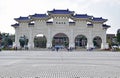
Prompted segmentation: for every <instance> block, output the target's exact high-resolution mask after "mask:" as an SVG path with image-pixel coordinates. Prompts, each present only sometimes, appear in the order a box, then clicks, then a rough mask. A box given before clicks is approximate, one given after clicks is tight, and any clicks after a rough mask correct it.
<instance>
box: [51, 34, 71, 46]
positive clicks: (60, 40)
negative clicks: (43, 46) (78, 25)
mask: <svg viewBox="0 0 120 78" xmlns="http://www.w3.org/2000/svg"><path fill="white" fill-rule="evenodd" d="M52 46H53V47H54V46H59V47H68V46H69V38H68V36H67V35H66V34H64V33H58V34H56V35H55V36H54V37H53V40H52Z"/></svg>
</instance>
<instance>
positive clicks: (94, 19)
mask: <svg viewBox="0 0 120 78" xmlns="http://www.w3.org/2000/svg"><path fill="white" fill-rule="evenodd" d="M92 20H93V21H104V22H105V21H107V19H103V18H102V17H100V18H95V17H93V19H92Z"/></svg>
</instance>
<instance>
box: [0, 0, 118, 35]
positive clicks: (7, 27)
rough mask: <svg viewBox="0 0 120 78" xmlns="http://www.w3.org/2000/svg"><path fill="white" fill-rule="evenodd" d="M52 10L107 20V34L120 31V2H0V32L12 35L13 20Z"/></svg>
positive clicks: (41, 0) (51, 0) (35, 0)
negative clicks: (66, 10)
mask: <svg viewBox="0 0 120 78" xmlns="http://www.w3.org/2000/svg"><path fill="white" fill-rule="evenodd" d="M53 9H69V10H72V11H75V13H79V14H88V15H92V16H94V17H103V18H106V19H108V21H107V22H106V24H108V25H110V26H111V28H109V29H108V30H107V33H113V34H116V32H117V29H120V0H0V31H1V32H6V33H11V34H14V33H15V30H14V28H13V27H11V24H14V23H16V21H15V20H14V18H17V17H20V16H28V15H32V14H35V13H47V11H48V10H53Z"/></svg>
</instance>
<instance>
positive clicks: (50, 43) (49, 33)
mask: <svg viewBox="0 0 120 78" xmlns="http://www.w3.org/2000/svg"><path fill="white" fill-rule="evenodd" d="M46 38H47V43H46V47H47V48H51V47H52V38H51V31H50V28H48V36H47V37H46Z"/></svg>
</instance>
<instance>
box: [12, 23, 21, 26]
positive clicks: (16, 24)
mask: <svg viewBox="0 0 120 78" xmlns="http://www.w3.org/2000/svg"><path fill="white" fill-rule="evenodd" d="M11 26H13V27H14V26H19V24H18V23H15V24H12V25H11Z"/></svg>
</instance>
